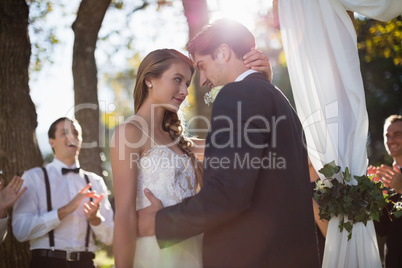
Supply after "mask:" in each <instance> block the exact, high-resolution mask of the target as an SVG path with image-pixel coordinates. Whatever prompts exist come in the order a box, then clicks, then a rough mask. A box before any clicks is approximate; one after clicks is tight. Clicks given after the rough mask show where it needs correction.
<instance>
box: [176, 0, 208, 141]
mask: <svg viewBox="0 0 402 268" xmlns="http://www.w3.org/2000/svg"><path fill="white" fill-rule="evenodd" d="M183 9H184V15H185V16H186V18H187V23H188V29H189V31H188V35H189V36H188V39H189V40H191V39H192V38H193V37H195V36H196V35H197V33H198V32H199V31H200V30H201V29H202V27H204V25H206V24H207V23H208V21H209V15H208V5H207V1H206V0H183ZM199 77H200V76H199V73H198V71H197V72H196V73H195V75H194V80H193V84H194V87H195V98H196V111H197V116H204V117H206V118H208V121H209V120H210V118H211V111H212V105H210V106H207V105H206V104H205V103H204V95H205V93H206V92H208V90H209V89H205V88H201V87H200V83H199V81H200V79H199ZM195 122H196V126H191V128H197V129H205V130H208V129H207V128H208V125H206V124H205V122H204V121H203V120H196V121H195ZM192 134H196V135H198V136H199V137H200V138H205V136H206V134H207V131H204V132H200V133H192Z"/></svg>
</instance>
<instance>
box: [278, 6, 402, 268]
mask: <svg viewBox="0 0 402 268" xmlns="http://www.w3.org/2000/svg"><path fill="white" fill-rule="evenodd" d="M347 10H350V11H355V12H358V13H360V14H362V15H365V16H368V17H371V18H374V19H378V20H382V21H387V20H390V19H392V18H393V17H396V16H398V15H399V14H401V13H402V0H389V1H387V0H278V13H279V21H280V27H281V34H282V41H283V46H284V51H285V55H286V61H287V65H288V70H289V76H290V81H291V85H292V90H293V95H294V98H295V103H296V109H297V113H298V115H299V117H300V120H301V122H302V124H303V127H304V131H305V134H306V140H307V147H308V152H309V157H310V160H311V162H312V163H313V166H314V167H315V169H316V170H318V169H320V168H321V167H322V166H323V165H324V164H327V163H329V162H331V161H333V160H335V162H336V164H337V165H339V166H341V169H342V171H343V170H345V168H346V167H348V168H349V170H350V173H351V174H352V175H358V176H360V175H364V174H366V169H367V153H366V140H367V130H368V117H367V111H366V103H365V96H364V89H363V82H362V77H361V73H360V62H359V57H358V52H357V44H356V43H357V42H356V32H355V29H354V27H353V22H352V20H351V18H350V17H349V15H348V13H347ZM319 175H321V174H319ZM321 178H322V179H323V178H324V177H323V176H322V175H321ZM351 183H352V184H356V183H357V182H356V180H352V181H351ZM339 221H340V217H333V218H332V219H331V220H330V222H329V226H328V232H327V238H326V244H325V253H324V260H323V267H339V268H347V267H350V268H356V267H364V268H367V267H381V262H380V257H379V253H378V247H377V240H376V235H375V230H374V224H373V222H372V221H370V222H368V223H367V226H364V224H362V223H358V224H355V225H354V227H353V235H352V238H351V240H349V241H348V238H347V237H348V232H347V231H346V230H345V231H343V232H342V233H340V231H339V228H338V225H339Z"/></svg>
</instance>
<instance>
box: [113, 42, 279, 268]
mask: <svg viewBox="0 0 402 268" xmlns="http://www.w3.org/2000/svg"><path fill="white" fill-rule="evenodd" d="M245 58H246V60H245V63H246V64H247V63H248V64H249V65H250V67H253V69H255V70H257V71H265V73H266V75H267V76H268V77H271V67H270V64H269V60H268V58H267V57H265V55H264V54H263V53H261V52H260V51H258V50H255V49H253V50H252V51H251V52H249V53H248V54H247V55H246V56H245ZM193 73H194V67H193V63H192V62H191V60H190V59H189V58H187V57H186V56H184V55H183V54H182V53H180V52H178V51H176V50H173V49H160V50H155V51H153V52H151V53H149V54H148V55H147V56H146V57H145V58H144V60H143V61H142V63H141V64H140V66H139V68H138V73H137V79H136V83H135V88H134V110H135V115H134V116H132V117H131V118H129V119H128V120H126V121H125V122H124V123H122V124H120V125H119V126H118V127H117V128H116V130H115V133H114V135H113V138H112V144H111V150H110V157H111V164H112V170H113V187H114V196H115V205H116V211H115V218H114V221H115V229H114V246H113V252H114V257H115V263H116V267H194V268H196V267H202V237H201V235H200V236H196V237H192V238H189V239H187V240H185V241H183V242H181V243H178V244H176V245H173V246H171V247H168V248H166V249H160V248H159V246H158V243H157V241H156V239H155V237H154V236H153V237H141V238H137V216H136V211H137V210H138V209H141V208H144V207H147V206H149V205H150V202H149V201H148V199H147V198H146V197H145V195H144V190H145V189H146V188H148V189H150V190H151V191H152V192H153V193H154V194H155V196H156V197H157V198H158V199H160V200H161V201H162V203H163V205H164V206H171V205H174V204H177V203H179V202H181V200H183V199H184V198H186V197H189V196H192V195H195V194H196V193H197V191H198V190H199V189H200V187H201V186H202V165H201V162H200V161H198V160H197V158H196V155H197V157H200V158H202V156H203V151H204V149H203V145H205V140H199V139H189V138H186V137H185V136H184V135H183V127H182V124H181V121H180V119H179V117H178V114H177V111H178V110H179V108H180V105H181V103H182V102H183V101H184V100H185V98H186V96H187V95H188V86H189V85H190V82H191V77H192V75H193ZM194 145H195V146H194Z"/></svg>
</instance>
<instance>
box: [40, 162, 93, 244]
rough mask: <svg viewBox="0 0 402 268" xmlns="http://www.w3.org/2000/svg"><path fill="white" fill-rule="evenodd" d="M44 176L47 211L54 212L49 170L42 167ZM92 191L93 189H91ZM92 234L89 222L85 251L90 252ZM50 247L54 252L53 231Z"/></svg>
mask: <svg viewBox="0 0 402 268" xmlns="http://www.w3.org/2000/svg"><path fill="white" fill-rule="evenodd" d="M42 170H43V174H44V175H45V183H46V199H47V211H52V198H51V193H50V183H49V176H48V175H47V170H46V168H45V167H42ZM84 175H85V181H86V182H87V184H88V183H89V179H88V176H87V174H84ZM89 190H90V191H92V187H91V188H89ZM90 200H91V202H92V201H93V199H92V197H90ZM90 232H91V227H90V226H89V222H88V221H87V234H86V236H85V251H88V245H89V234H90ZM49 246H50V249H51V250H54V232H53V230H51V231H50V232H49Z"/></svg>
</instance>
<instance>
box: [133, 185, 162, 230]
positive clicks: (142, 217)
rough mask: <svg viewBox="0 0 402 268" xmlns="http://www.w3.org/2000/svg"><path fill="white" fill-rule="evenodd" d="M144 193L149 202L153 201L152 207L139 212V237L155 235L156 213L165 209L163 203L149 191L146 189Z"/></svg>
mask: <svg viewBox="0 0 402 268" xmlns="http://www.w3.org/2000/svg"><path fill="white" fill-rule="evenodd" d="M144 193H145V196H146V197H147V198H148V200H149V201H151V205H150V206H148V207H146V208H143V209H140V210H138V211H137V235H138V237H142V236H153V235H155V216H156V212H158V210H160V209H162V208H163V204H162V202H161V201H160V200H159V199H158V198H156V197H155V196H154V195H153V193H152V192H151V191H150V190H149V189H145V190H144Z"/></svg>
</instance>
